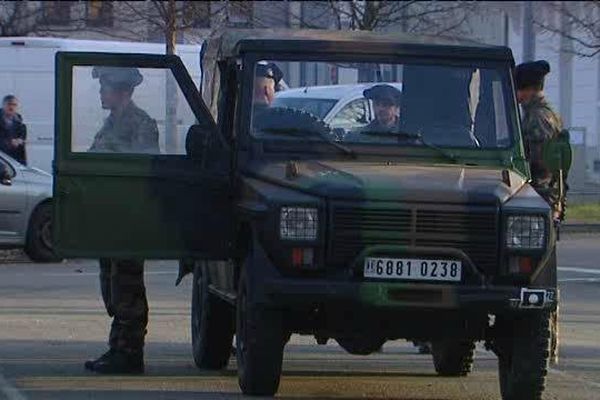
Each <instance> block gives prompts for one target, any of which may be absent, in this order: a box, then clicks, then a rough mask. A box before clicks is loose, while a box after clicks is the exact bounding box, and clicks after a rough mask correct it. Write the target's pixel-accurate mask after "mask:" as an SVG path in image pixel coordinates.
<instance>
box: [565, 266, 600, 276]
mask: <svg viewBox="0 0 600 400" xmlns="http://www.w3.org/2000/svg"><path fill="white" fill-rule="evenodd" d="M558 270H559V271H565V272H581V273H582V274H592V275H600V269H591V268H578V267H559V268H558Z"/></svg>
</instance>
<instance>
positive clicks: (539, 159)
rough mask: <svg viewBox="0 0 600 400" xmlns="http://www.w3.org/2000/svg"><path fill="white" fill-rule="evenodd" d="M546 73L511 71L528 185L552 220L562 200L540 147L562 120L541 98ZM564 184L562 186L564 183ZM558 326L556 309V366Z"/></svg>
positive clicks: (535, 68) (537, 67)
mask: <svg viewBox="0 0 600 400" xmlns="http://www.w3.org/2000/svg"><path fill="white" fill-rule="evenodd" d="M549 72H550V65H549V64H548V62H547V61H543V60H540V61H535V62H528V63H523V64H520V65H518V66H517V68H516V69H515V84H516V86H517V101H518V102H519V103H520V104H521V107H522V110H523V120H522V122H521V128H522V130H523V138H524V140H525V151H526V154H527V155H528V158H529V163H530V167H531V177H532V182H531V184H532V186H533V187H534V188H535V189H536V190H537V192H538V193H539V194H540V195H541V196H542V197H543V198H544V199H545V200H546V201H547V202H548V204H550V206H551V207H552V210H553V217H554V220H555V221H557V222H559V221H562V219H563V218H564V210H565V202H566V198H565V196H564V194H563V195H562V196H561V193H560V188H559V179H558V177H556V176H553V174H552V173H551V172H550V169H549V168H548V166H546V165H544V160H543V148H544V144H545V143H547V142H548V141H549V140H552V139H556V138H558V137H559V136H560V135H561V134H562V133H563V126H562V121H561V119H560V117H559V115H558V114H557V113H556V112H555V111H554V110H553V109H552V107H551V106H550V104H549V103H548V101H547V100H546V98H545V96H544V92H543V89H544V78H545V76H546V75H547V74H548V73H549ZM565 185H566V183H565ZM558 348H559V324H558V308H557V310H556V312H554V313H553V314H552V341H551V355H550V359H551V362H553V363H554V364H557V363H558Z"/></svg>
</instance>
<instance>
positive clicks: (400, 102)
mask: <svg viewBox="0 0 600 400" xmlns="http://www.w3.org/2000/svg"><path fill="white" fill-rule="evenodd" d="M254 75H255V77H254V94H253V103H252V134H253V135H254V137H256V138H262V139H270V140H271V139H272V140H286V141H298V140H302V141H305V140H308V141H313V140H315V141H316V140H322V137H324V136H325V137H327V136H329V137H330V138H331V140H332V141H335V142H339V143H341V144H343V145H354V144H372V145H388V146H425V147H429V148H432V147H433V146H435V147H440V148H441V147H457V148H458V147H460V148H504V147H507V146H509V145H510V144H511V143H512V140H511V137H512V135H513V133H512V131H513V129H514V127H515V120H514V117H515V115H513V114H515V110H514V104H513V100H512V93H511V89H510V87H511V86H510V82H509V79H510V78H509V76H510V75H509V70H508V68H505V67H503V66H498V67H495V66H488V65H486V66H483V65H481V66H477V65H471V64H470V65H464V66H461V65H460V64H456V63H452V64H450V63H448V65H439V64H431V63H424V64H418V63H410V64H408V63H407V64H373V63H333V62H305V61H302V62H299V61H278V60H262V61H260V62H259V63H257V65H256V66H255V74H254Z"/></svg>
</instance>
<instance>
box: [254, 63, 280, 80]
mask: <svg viewBox="0 0 600 400" xmlns="http://www.w3.org/2000/svg"><path fill="white" fill-rule="evenodd" d="M256 76H259V77H262V78H271V79H273V80H274V81H275V84H276V85H277V84H279V81H280V80H281V79H282V78H283V72H281V70H280V69H279V67H278V66H277V65H275V64H274V63H268V64H257V65H256Z"/></svg>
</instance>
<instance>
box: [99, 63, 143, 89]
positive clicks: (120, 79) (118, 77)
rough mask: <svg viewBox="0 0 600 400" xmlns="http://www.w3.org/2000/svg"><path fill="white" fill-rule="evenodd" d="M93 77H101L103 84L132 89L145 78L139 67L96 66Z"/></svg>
mask: <svg viewBox="0 0 600 400" xmlns="http://www.w3.org/2000/svg"><path fill="white" fill-rule="evenodd" d="M92 78H94V79H99V80H100V84H101V85H107V86H110V87H114V88H124V89H132V88H134V87H136V86H137V85H139V84H140V83H142V81H143V80H144V77H143V76H142V74H140V71H139V70H138V69H137V68H124V67H94V69H92Z"/></svg>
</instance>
